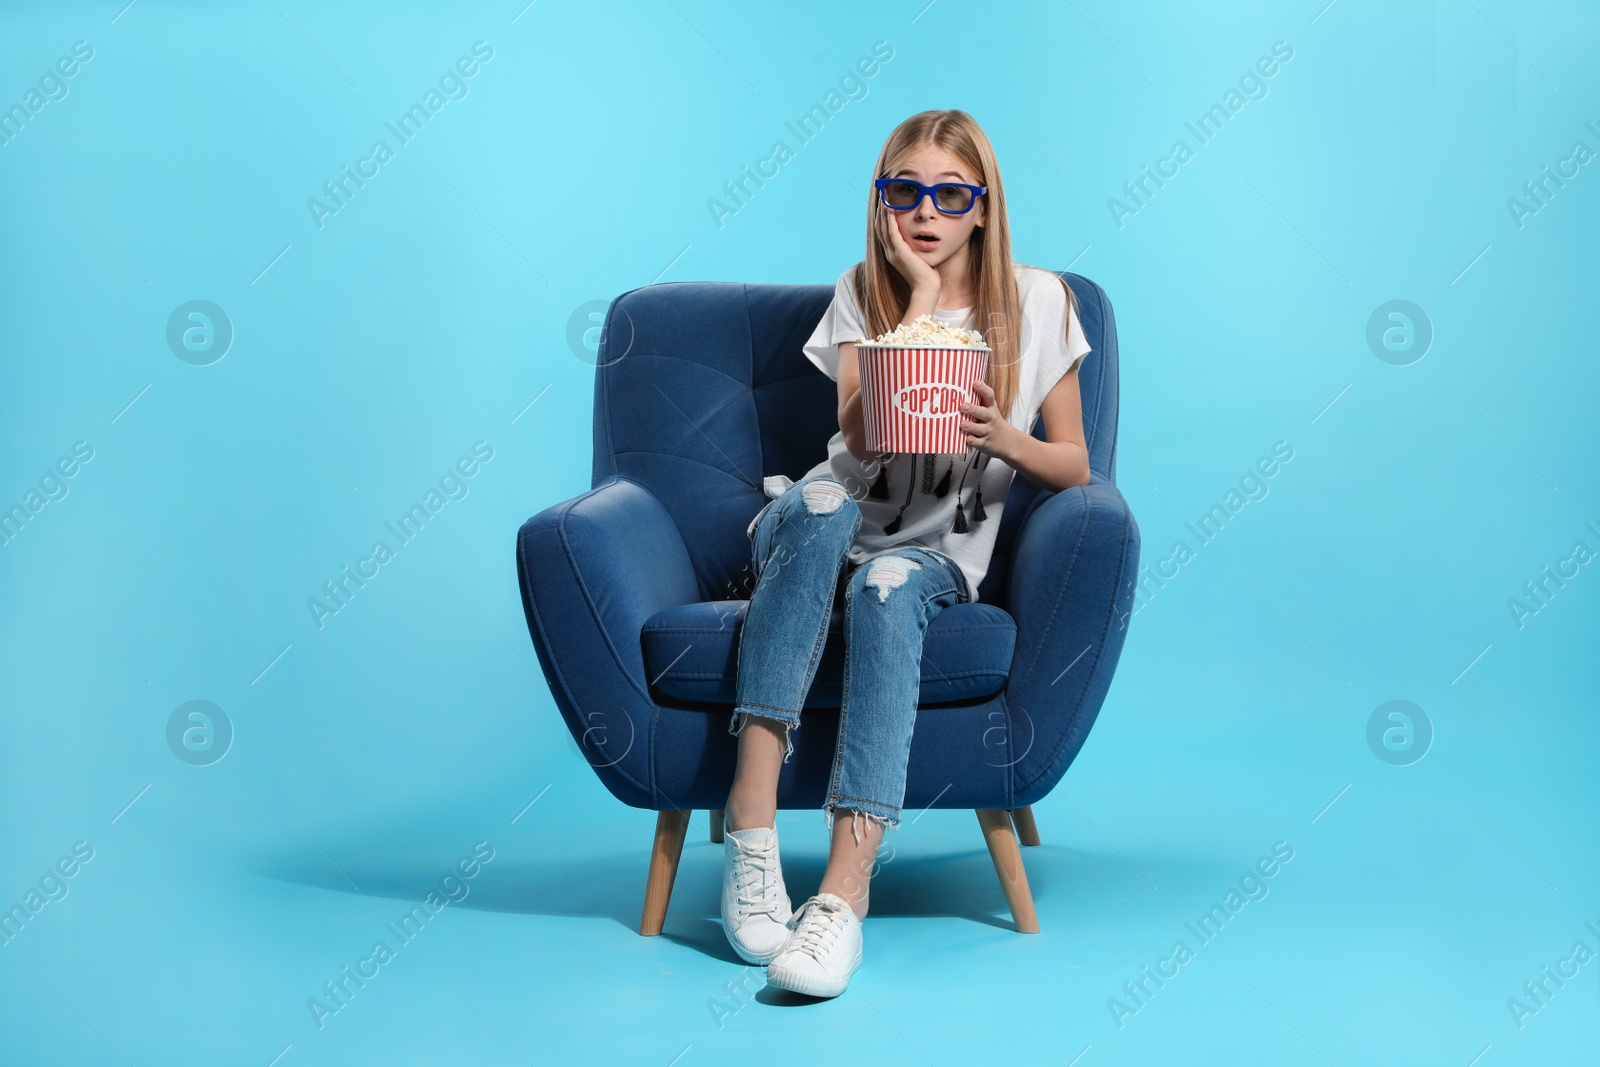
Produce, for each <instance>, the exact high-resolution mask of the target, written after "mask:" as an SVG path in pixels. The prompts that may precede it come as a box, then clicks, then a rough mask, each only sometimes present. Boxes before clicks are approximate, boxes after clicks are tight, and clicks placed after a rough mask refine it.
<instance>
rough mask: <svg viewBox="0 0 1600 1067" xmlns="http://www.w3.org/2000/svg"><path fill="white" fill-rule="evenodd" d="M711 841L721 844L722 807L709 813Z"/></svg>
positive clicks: (714, 843)
mask: <svg viewBox="0 0 1600 1067" xmlns="http://www.w3.org/2000/svg"><path fill="white" fill-rule="evenodd" d="M711 843H712V844H713V845H720V844H722V809H721V808H718V809H717V810H716V811H713V812H712V813H711Z"/></svg>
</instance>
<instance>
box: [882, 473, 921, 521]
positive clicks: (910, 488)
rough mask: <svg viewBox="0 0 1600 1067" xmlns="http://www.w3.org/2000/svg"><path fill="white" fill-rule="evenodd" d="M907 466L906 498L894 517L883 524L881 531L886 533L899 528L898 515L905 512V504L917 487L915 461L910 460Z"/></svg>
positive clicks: (908, 501)
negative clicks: (908, 469)
mask: <svg viewBox="0 0 1600 1067" xmlns="http://www.w3.org/2000/svg"><path fill="white" fill-rule="evenodd" d="M907 466H908V467H909V468H910V471H909V473H910V475H911V479H910V481H908V482H906V499H905V503H904V504H901V505H900V510H899V511H898V512H896V513H895V517H894V518H892V519H890V520H889V521H888V522H886V523H884V524H883V532H884V533H886V534H892V533H894V532H895V531H896V530H898V529H900V517H901V516H902V515H904V514H905V513H906V507H907V505H909V504H910V503H911V494H912V493H913V492H914V491H915V490H916V488H917V466H916V463H915V462H912V463H909V464H907Z"/></svg>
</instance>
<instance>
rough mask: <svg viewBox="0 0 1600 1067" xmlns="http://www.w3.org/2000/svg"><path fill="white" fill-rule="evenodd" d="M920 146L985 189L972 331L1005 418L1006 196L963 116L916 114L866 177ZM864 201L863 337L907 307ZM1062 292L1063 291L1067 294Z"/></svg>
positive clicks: (1011, 284) (989, 153)
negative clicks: (956, 164) (953, 161)
mask: <svg viewBox="0 0 1600 1067" xmlns="http://www.w3.org/2000/svg"><path fill="white" fill-rule="evenodd" d="M925 145H931V146H934V147H937V148H942V149H944V150H945V151H947V152H949V153H950V154H951V155H953V156H955V157H956V158H957V159H959V160H960V161H961V163H962V165H963V166H964V167H966V168H967V169H968V170H969V171H971V172H973V174H974V180H975V182H976V184H978V185H983V186H987V187H988V190H989V191H988V192H987V193H986V194H984V195H985V197H986V198H987V199H988V205H987V207H986V208H985V217H984V224H983V225H982V226H978V227H974V228H973V231H972V237H971V238H970V241H969V244H968V258H969V261H970V263H971V264H972V277H971V278H970V279H969V282H970V284H971V286H972V291H973V302H972V315H973V322H974V328H975V329H977V330H978V331H979V332H981V333H982V334H983V336H984V340H985V342H987V344H988V345H989V348H990V349H991V352H990V356H989V367H988V370H987V371H986V372H985V373H984V380H985V381H986V382H988V384H989V388H991V389H993V390H994V396H995V406H996V407H997V408H999V410H1000V411H1001V413H1002V414H1003V415H1005V416H1006V417H1007V418H1009V417H1010V414H1011V407H1012V405H1013V404H1014V403H1015V402H1016V399H1017V397H1018V395H1019V393H1020V392H1021V387H1020V383H1019V382H1018V369H1019V367H1020V365H1021V357H1022V344H1021V342H1022V338H1021V328H1022V298H1021V296H1020V294H1019V293H1018V291H1017V279H1016V275H1015V273H1014V269H1013V264H1012V261H1011V228H1010V224H1009V222H1008V221H1007V218H1006V192H1005V186H1004V185H1003V184H1002V183H1001V181H1000V165H999V163H997V162H996V161H995V157H994V149H993V148H992V147H991V146H990V144H989V138H988V137H986V136H985V135H984V132H983V130H982V128H981V127H979V125H978V123H977V121H976V120H975V119H974V118H973V117H972V116H971V115H969V114H967V113H966V112H965V111H955V110H952V111H921V112H918V113H917V114H915V115H912V116H911V117H910V118H908V119H906V120H905V121H904V122H902V123H901V124H900V125H898V126H896V127H895V128H894V132H892V133H891V134H889V139H888V140H887V141H885V142H884V143H883V150H882V151H880V152H879V153H878V163H877V168H876V169H875V170H874V171H873V172H872V176H873V178H888V177H891V176H893V174H894V171H895V169H896V168H897V167H898V166H899V165H900V162H901V160H903V159H904V158H905V156H907V155H908V154H910V153H911V152H912V151H914V150H916V149H918V148H921V147H923V146H925ZM868 193H869V194H870V195H869V196H868V198H867V255H866V258H865V259H864V260H863V261H862V262H861V263H859V264H857V265H856V269H855V275H854V279H853V282H854V286H855V293H856V303H857V305H858V306H859V307H860V308H861V313H862V315H863V317H864V318H865V319H866V323H867V336H868V337H876V336H878V335H879V334H881V333H884V332H885V331H887V330H892V329H894V327H896V326H898V325H900V320H901V319H902V318H904V317H905V313H906V309H907V308H909V307H910V306H911V285H910V283H909V282H907V281H906V280H905V278H904V276H902V275H901V273H900V271H899V270H897V269H896V268H895V267H894V265H893V264H892V263H890V262H889V256H888V252H887V251H886V250H885V247H884V243H883V236H882V229H881V228H880V227H879V226H876V225H874V224H873V222H874V214H875V213H876V212H877V211H878V196H877V190H876V189H873V188H871V187H870V186H869V188H868ZM1069 292H1070V290H1069Z"/></svg>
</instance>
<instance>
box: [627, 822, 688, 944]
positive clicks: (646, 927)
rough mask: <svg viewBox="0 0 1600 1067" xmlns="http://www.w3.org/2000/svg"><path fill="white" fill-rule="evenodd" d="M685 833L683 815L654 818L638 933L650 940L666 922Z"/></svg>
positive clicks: (686, 832)
mask: <svg viewBox="0 0 1600 1067" xmlns="http://www.w3.org/2000/svg"><path fill="white" fill-rule="evenodd" d="M688 832H689V813H688V812H687V811H676V810H670V809H669V810H667V811H663V812H658V813H657V814H656V840H655V846H654V847H653V848H652V850H651V852H650V874H649V876H648V877H647V878H646V879H645V884H644V915H643V917H642V918H640V920H639V933H640V934H642V935H644V936H645V937H651V936H653V935H655V934H659V933H660V932H661V927H662V924H663V923H665V922H666V921H667V901H669V900H671V899H672V882H673V880H674V879H675V878H677V876H678V859H679V857H680V856H682V855H683V839H684V837H685V835H687V834H688Z"/></svg>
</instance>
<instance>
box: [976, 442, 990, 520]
mask: <svg viewBox="0 0 1600 1067" xmlns="http://www.w3.org/2000/svg"><path fill="white" fill-rule="evenodd" d="M988 469H989V453H987V452H985V453H984V454H983V463H982V465H981V466H980V468H979V473H978V488H977V489H976V490H975V491H974V492H973V494H972V521H973V522H974V523H980V522H982V521H983V520H984V519H987V518H988V517H989V516H988V515H986V514H984V511H983V471H986V470H988Z"/></svg>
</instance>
